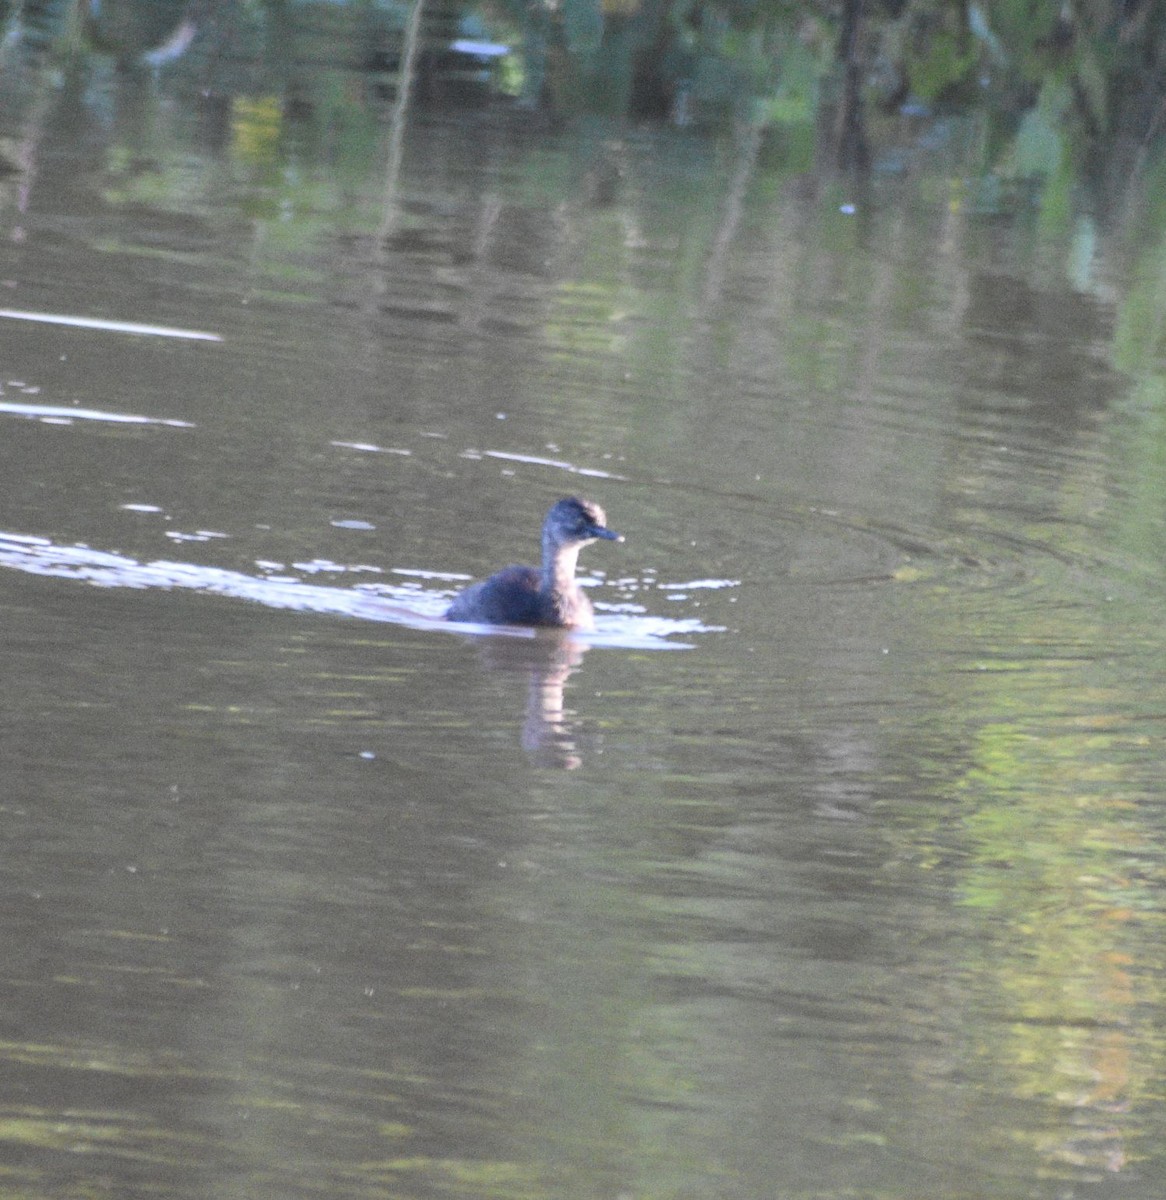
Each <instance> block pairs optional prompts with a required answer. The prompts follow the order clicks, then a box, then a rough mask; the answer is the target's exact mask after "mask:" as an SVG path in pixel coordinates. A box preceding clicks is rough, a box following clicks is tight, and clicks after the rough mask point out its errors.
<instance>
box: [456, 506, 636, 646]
mask: <svg viewBox="0 0 1166 1200" xmlns="http://www.w3.org/2000/svg"><path fill="white" fill-rule="evenodd" d="M598 538H605V539H606V540H608V541H612V542H622V541H623V536H622V535H621V534H618V533H616V532H615V531H614V530H612V529H608V528H607V515H606V514H605V513H604V511H603V509H602V508H600V507H599V505H598V504H596V503H595V502H594V501H593V500H580V499H579V498H578V497H576V496H568V497H567V498H566V499H563V500H560V501H559V502H558V503H557V504H554V505H552V507H551V510H550V512H548V513H547V516H546V520H545V521H543V561H542V568H541V570H540V569H539V568H537V567H523V566H518V565H512V566H509V567H503V568H502V570H501V571H499V572H497V574H494V575H491V576H490V578H489V579H483V580H482V582H481V583H475V584H472V585H471V586H470V587H468V588H466V590H465V591H464V592H462V593H461V594H460V595H459V596H457V597H455V598H454V602H453V603H452V604H451V605H450V606H449V609H448V611H447V612H446V614H445V616H446V620H448V621H474V622H478V623H480V624H485V625H549V626H552V627H555V628H559V629H590V628H591V627H592V626H593V625H594V623H595V622H594V612H593V610H592V607H591V601H590V600H588V599H587V596H586V594H585V593H584V591H583V589H582V588H581V587H580V586H579V584H578V583H576V582H575V563H576V562H577V561H578V558H579V551H580V550H582V549H583V547H584V546H587V545H589V544H590V543H591V542H594V541H595V540H596V539H598Z"/></svg>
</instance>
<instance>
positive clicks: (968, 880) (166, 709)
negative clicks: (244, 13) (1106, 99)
mask: <svg viewBox="0 0 1166 1200" xmlns="http://www.w3.org/2000/svg"><path fill="white" fill-rule="evenodd" d="M218 103H219V101H212V100H211V99H207V98H204V101H203V102H199V101H197V99H195V98H192V97H190V96H189V95H176V94H174V93H172V92H170V91H168V90H167V85H166V81H165V79H156V80H154V81H153V83H152V84H147V83H145V82H143V81H140V80H135V79H133V78H125V79H120V80H119V79H118V78H114V77H103V76H92V77H87V78H86V79H85V80H81V81H77V80H72V81H71V82H70V83H69V84H68V85H67V86H64V87H62V88H61V89H60V90H59V91H58V92H55V93H48V94H47V99H45V100H44V103H43V104H42V106H41V107H40V108H38V109H36V110H34V111H33V112H32V114H31V115H29V114H28V113H25V115H24V118H23V119H24V122H25V123H24V124H23V125H21V126H20V127H19V128H17V129H16V131H15V135H16V136H20V137H23V138H24V139H25V144H26V146H27V149H28V151H29V155H28V161H29V162H31V163H34V164H35V169H29V170H27V171H26V172H25V173H24V174H23V175H20V176H19V177H18V178H17V179H15V180H5V181H3V186H4V188H5V189H6V191H5V192H4V195H3V207H2V208H0V218H2V222H3V224H2V226H0V229H2V232H3V234H4V237H5V241H4V246H5V249H4V250H3V252H2V253H0V283H2V284H3V287H4V307H6V308H8V309H11V310H16V311H18V312H22V313H33V314H37V313H41V314H55V315H58V316H59V315H66V316H80V317H85V318H98V319H101V320H105V321H112V322H131V323H136V324H142V325H158V326H164V327H167V328H173V329H178V330H186V331H199V332H205V333H213V334H216V335H218V336H219V337H220V338H221V339H222V340H221V341H219V342H214V341H209V340H205V339H203V340H192V339H189V338H186V339H183V338H174V337H169V336H166V335H165V333H164V332H162V333H159V332H150V333H142V332H136V333H135V332H123V331H119V330H115V329H110V328H83V327H76V326H70V325H61V324H45V323H41V322H38V321H33V320H27V319H19V320H12V319H6V318H2V317H0V334H2V335H3V345H4V367H3V373H4V379H3V380H2V381H0V382H2V383H3V395H2V396H0V471H2V473H3V478H4V479H5V484H6V485H5V497H6V503H5V508H4V516H3V521H2V522H0V528H2V529H3V536H0V611H2V614H3V623H2V626H0V627H2V628H3V631H4V632H3V633H2V634H0V643H2V646H3V654H4V661H5V663H6V681H7V686H6V688H5V690H4V701H3V703H4V722H3V727H4V730H5V734H4V738H5V745H4V750H5V761H6V765H7V772H6V785H5V789H4V797H3V802H2V813H3V837H4V842H5V849H6V851H7V853H6V855H5V858H6V863H7V867H6V897H7V899H6V904H7V921H6V922H5V928H6V932H7V945H6V953H5V955H4V962H5V967H4V970H3V972H0V989H2V992H3V998H4V1011H5V1013H6V1015H7V1020H6V1023H5V1035H4V1041H3V1044H2V1046H0V1064H2V1067H0V1113H2V1118H0V1119H2V1122H3V1125H2V1133H3V1138H4V1142H5V1148H6V1153H5V1159H6V1161H7V1164H8V1166H7V1171H8V1179H9V1186H10V1187H11V1188H12V1189H13V1190H14V1191H19V1192H20V1194H21V1195H27V1196H45V1197H49V1196H79V1195H90V1194H93V1193H94V1192H112V1193H115V1194H117V1195H122V1196H137V1195H146V1194H149V1195H153V1196H157V1195H164V1196H175V1197H181V1196H190V1197H206V1196H210V1195H224V1196H225V1195H231V1196H256V1197H259V1196H271V1197H276V1196H278V1197H290V1196H300V1195H303V1196H309V1195H316V1194H326V1195H328V1196H331V1197H347V1196H353V1197H357V1196H370V1197H371V1196H384V1195H394V1196H410V1197H411V1196H416V1197H422V1196H426V1197H429V1196H475V1197H489V1196H499V1197H501V1196H506V1197H519V1196H521V1197H526V1196H530V1197H535V1196H556V1197H564V1196H580V1197H582V1196H587V1197H592V1196H595V1197H598V1196H604V1197H615V1196H671V1197H693V1198H695V1197H701V1198H707V1197H713V1196H717V1197H761V1196H777V1195H780V1196H782V1197H799V1196H807V1197H809V1196H813V1197H844V1196H846V1197H851V1196H875V1195H877V1196H880V1197H884V1196H885V1197H903V1198H907V1197H917V1196H923V1195H930V1196H938V1195H943V1196H952V1197H962V1196H967V1197H978V1196H992V1197H1017V1198H1021V1197H1024V1198H1029V1197H1039V1198H1045V1197H1047V1198H1049V1200H1053V1198H1057V1200H1062V1198H1065V1197H1092V1196H1098V1197H1100V1196H1103V1195H1105V1196H1108V1195H1113V1194H1120V1195H1121V1196H1123V1197H1128V1198H1135V1200H1142V1198H1145V1200H1156V1197H1157V1196H1158V1192H1159V1186H1158V1184H1157V1183H1156V1182H1155V1181H1156V1180H1158V1179H1160V1177H1161V1175H1162V1172H1163V1169H1164V1167H1166V1162H1164V1152H1163V1144H1162V1139H1161V1129H1162V1128H1163V1126H1164V1121H1166V1112H1164V1110H1163V1101H1162V1096H1163V1090H1164V1079H1166V1053H1164V1051H1166V1045H1164V1042H1163V1037H1162V1033H1161V1030H1162V1028H1163V1025H1164V1021H1163V1017H1164V1013H1163V983H1164V981H1166V974H1164V969H1163V939H1162V928H1163V921H1162V918H1163V915H1164V913H1163V902H1162V895H1163V890H1162V884H1163V866H1162V854H1161V846H1162V838H1163V834H1164V833H1166V815H1164V814H1166V809H1164V792H1163V784H1162V772H1161V755H1160V753H1159V742H1160V726H1161V713H1162V695H1163V684H1164V682H1166V671H1164V662H1163V654H1162V652H1161V649H1160V640H1161V638H1160V628H1161V621H1160V609H1161V605H1160V596H1161V591H1162V585H1163V582H1164V580H1163V568H1162V559H1163V556H1162V546H1163V530H1164V529H1166V523H1164V521H1163V500H1162V489H1161V485H1160V474H1159V472H1158V470H1157V458H1158V456H1157V454H1156V451H1155V447H1156V445H1157V440H1158V438H1159V437H1160V432H1159V429H1160V424H1161V422H1160V417H1159V414H1160V412H1161V395H1162V392H1161V389H1160V388H1158V387H1157V385H1156V382H1155V380H1156V376H1154V375H1153V373H1152V368H1146V367H1143V366H1139V365H1138V362H1139V361H1140V360H1137V361H1131V354H1130V350H1129V343H1128V339H1126V340H1124V341H1123V329H1127V328H1128V326H1127V325H1126V324H1125V323H1126V322H1127V321H1128V318H1129V314H1130V312H1131V306H1132V304H1133V299H1131V298H1132V297H1136V294H1137V286H1138V284H1137V278H1136V269H1135V267H1134V266H1131V264H1130V262H1129V261H1128V258H1123V257H1122V255H1121V254H1119V252H1118V247H1116V246H1115V245H1114V244H1113V243H1112V242H1111V241H1110V240H1109V239H1107V238H1106V237H1104V236H1099V237H1097V238H1096V239H1094V241H1093V242H1091V243H1090V244H1091V245H1092V246H1093V252H1092V256H1091V257H1090V258H1089V259H1088V260H1087V261H1086V262H1084V263H1082V261H1081V255H1080V251H1079V247H1077V246H1076V245H1074V244H1068V243H1062V242H1061V241H1058V240H1057V239H1056V238H1049V237H1042V235H1041V234H1040V231H1039V229H1038V227H1037V226H1036V224H1035V222H1034V221H1030V220H1027V219H1026V218H1024V217H1023V216H1020V217H1017V218H1015V219H1008V220H985V219H982V218H978V217H977V216H976V215H975V214H974V213H971V212H967V211H964V210H963V209H961V208H960V206H959V205H958V204H953V203H949V202H948V201H947V199H946V197H947V195H948V194H949V193H948V192H947V191H945V190H944V186H946V185H945V184H944V181H947V180H949V179H950V177H951V175H952V174H953V173H954V171H955V169H956V168H955V165H954V164H953V163H952V161H950V160H949V159H947V158H945V157H944V155H943V153H942V151H940V152H937V153H936V156H935V158H934V159H933V160H928V161H927V162H926V163H925V164H924V166H923V167H921V168H920V173H919V175H918V176H914V175H912V176H908V177H896V178H887V179H881V180H880V181H878V183H877V186H876V187H875V189H874V192H873V195H872V196H871V198H870V203H869V204H868V205H863V206H860V211H858V212H853V211H851V206H850V205H849V203H848V197H847V195H846V194H845V190H844V188H843V185H840V184H839V183H838V182H837V181H826V182H825V183H822V182H821V181H817V180H814V179H804V178H793V177H791V176H790V175H789V174H788V173H783V171H782V168H781V164H780V162H774V161H770V160H768V159H766V158H765V157H764V156H763V157H762V158H761V159H760V160H755V161H754V160H750V159H749V158H748V156H747V155H746V156H745V157H742V149H741V147H740V146H737V145H734V143H733V142H732V140H731V139H728V140H724V141H721V140H718V139H716V138H713V137H708V136H704V135H700V134H698V133H695V132H694V133H691V134H689V133H677V132H670V131H653V130H636V129H619V130H611V129H602V128H593V127H589V126H583V127H580V128H577V129H566V130H547V129H540V128H535V127H528V126H527V125H526V124H525V123H524V119H522V118H521V117H520V116H518V115H516V114H508V113H494V114H482V113H473V112H470V113H464V112H463V113H455V114H435V113H429V114H418V115H416V117H415V120H414V123H413V124H412V125H411V127H410V129H409V132H408V137H407V139H406V143H405V145H406V153H405V158H404V162H403V166H402V168H401V174H400V177H399V178H398V179H394V180H393V181H392V184H393V189H392V196H391V206H392V214H391V215H392V220H391V221H390V222H389V223H388V225H387V229H388V236H387V238H386V239H385V241H384V243H383V245H379V246H378V243H377V239H376V237H375V233H376V231H377V230H378V229H381V228H382V227H384V222H385V217H386V212H385V208H384V197H385V187H384V183H385V179H384V174H383V168H384V164H385V162H386V161H387V160H386V158H385V153H386V138H387V132H386V128H385V124H384V118H385V114H384V113H383V112H382V111H380V110H378V109H376V107H375V105H372V106H370V108H369V109H368V111H367V113H366V117H367V125H366V128H365V133H366V136H367V147H368V148H367V151H366V152H365V153H366V157H365V158H362V157H361V156H360V155H359V154H356V153H355V152H353V150H352V147H353V146H354V145H357V139H355V138H354V137H352V136H349V137H348V138H347V139H345V138H334V139H332V140H328V139H327V138H323V139H321V138H317V137H315V136H314V133H316V132H318V129H319V127H318V126H314V125H312V124H311V122H310V120H306V123H305V124H303V125H299V126H297V125H296V124H295V123H294V122H292V123H290V124H286V120H287V119H286V118H285V117H284V116H283V115H282V112H281V110H279V109H278V107H276V108H275V109H272V108H270V107H268V108H264V107H263V105H262V103H260V104H259V105H258V108H257V107H256V105H255V103H253V102H248V103H249V104H250V106H248V105H247V104H243V103H242V102H239V103H237V104H236V105H235V106H234V108H233V109H232V110H231V112H230V113H229V114H228V115H229V118H230V119H229V120H224V119H223V114H222V113H221V111H219V110H218V109H217V108H216V107H215V106H216V105H217V104H218ZM370 104H371V102H370ZM265 121H266V122H269V124H264V122H265ZM270 122H275V125H274V130H275V132H274V133H273V132H272V127H271V125H270ZM265 139H266V140H265ZM346 156H347V157H346ZM597 179H600V180H611V179H614V180H615V181H616V185H615V191H614V194H609V190H608V188H607V186H606V184H604V186H603V187H598V186H597V184H596V180H597ZM941 185H944V186H941ZM839 188H843V190H842V191H841V192H840V193H839V194H837V195H836V194H835V191H837V190H838V189H839ZM937 197H940V198H937ZM1070 263H1071V264H1072V265H1073V269H1072V270H1070V269H1069V264H1070ZM1123 356H1124V361H1123ZM1134 359H1135V360H1136V356H1134ZM130 418H132V419H130ZM574 492H583V493H585V494H589V495H592V496H594V498H596V499H597V500H599V501H600V503H602V504H603V505H604V507H605V508H606V509H607V511H608V513H609V515H610V517H611V520H612V523H613V525H614V526H615V527H617V528H619V529H620V530H621V531H622V532H623V533H625V534H626V536H627V542H626V544H625V545H622V546H609V545H606V544H604V545H597V546H593V547H590V548H589V549H588V550H587V551H586V552H585V554H584V558H583V564H584V566H585V568H586V572H587V575H588V579H589V581H590V583H591V584H592V586H593V590H592V592H591V595H592V596H593V597H594V599H595V602H596V606H597V610H598V613H599V628H598V631H597V635H596V636H595V637H593V638H590V639H587V638H565V639H564V638H562V637H558V636H546V635H540V636H538V637H506V636H497V635H493V636H482V635H481V634H475V633H473V632H472V631H464V630H455V629H450V628H449V627H447V626H446V625H444V623H442V622H441V621H440V619H439V618H440V614H441V612H442V610H443V607H444V604H445V602H446V601H447V600H448V597H449V596H450V595H452V594H453V592H454V591H455V590H456V589H457V588H458V587H459V586H462V585H463V584H464V583H465V582H466V581H467V580H469V579H471V578H477V577H480V576H481V575H482V574H484V573H486V572H488V571H489V570H492V569H494V568H495V567H497V566H499V565H501V564H502V563H504V562H508V561H522V560H528V559H530V558H531V557H532V556H533V555H534V554H535V552H536V546H537V532H538V527H539V523H540V521H541V518H542V514H543V512H544V511H545V510H546V508H547V506H548V505H549V504H550V503H551V502H553V500H554V499H556V498H557V497H558V496H560V495H564V494H570V493H574ZM681 647H685V648H684V649H683V650H682V649H681ZM669 651H672V652H669Z"/></svg>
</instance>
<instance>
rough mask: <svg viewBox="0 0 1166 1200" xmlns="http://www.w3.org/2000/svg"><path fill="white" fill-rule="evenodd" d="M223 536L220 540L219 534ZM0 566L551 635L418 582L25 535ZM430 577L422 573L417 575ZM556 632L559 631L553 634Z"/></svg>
mask: <svg viewBox="0 0 1166 1200" xmlns="http://www.w3.org/2000/svg"><path fill="white" fill-rule="evenodd" d="M217 536H222V535H217ZM0 566H3V567H9V568H12V569H14V570H17V571H23V572H24V573H26V574H29V575H44V576H51V577H55V578H59V579H71V580H75V581H76V582H79V583H87V584H90V585H91V586H93V587H103V588H128V589H136V590H141V589H150V588H153V589H159V590H162V591H170V590H174V589H184V590H189V591H195V592H202V593H204V594H206V595H212V596H226V597H230V598H232V599H236V600H247V601H250V602H253V603H258V604H262V605H264V606H266V607H267V608H276V609H293V610H296V611H300V612H316V613H327V614H331V615H333V616H342V617H354V618H357V619H359V620H365V621H387V622H391V623H392V624H396V625H404V626H407V627H409V628H413V629H430V630H436V631H440V632H443V633H467V632H469V633H478V634H488V635H491V636H496V637H527V638H529V637H537V636H542V635H545V634H546V633H547V632H548V631H545V630H543V631H540V630H534V629H524V628H517V627H513V628H510V627H499V626H478V625H463V624H460V623H455V622H451V621H446V620H445V619H444V615H443V614H444V612H445V608H446V606H447V604H448V603H449V594H448V592H434V591H430V590H427V589H424V588H422V587H421V586H420V585H419V584H418V583H408V584H403V585H397V584H390V583H382V582H377V583H366V584H360V585H357V586H356V587H344V588H342V587H328V586H326V585H323V584H315V583H305V582H303V581H302V580H300V579H297V578H294V577H292V576H289V575H278V576H275V575H270V574H268V575H246V574H243V573H242V572H239V571H228V570H225V569H222V568H218V567H207V566H201V565H198V564H195V563H181V562H167V561H164V560H160V561H155V562H139V561H138V560H137V559H133V558H129V557H127V556H125V555H122V554H114V553H111V552H110V551H106V550H94V549H93V548H92V547H90V546H86V545H82V544H77V545H70V546H62V545H58V544H56V543H55V542H52V541H51V540H49V539H48V538H41V537H35V536H32V535H28V534H20V533H0ZM293 566H294V567H295V568H296V569H297V570H300V571H303V572H306V573H308V574H314V573H317V572H320V571H327V572H329V573H351V572H354V571H360V572H363V571H370V570H378V571H379V568H372V567H368V566H357V567H352V566H345V565H343V564H340V563H332V562H324V561H321V560H313V561H312V562H306V563H295V564H293ZM266 568H271V569H280V564H277V563H264V564H262V566H261V569H266ZM415 574H418V575H421V576H422V578H425V577H426V575H425V573H423V572H415ZM556 632H557V631H556ZM708 632H715V631H714V630H713V629H711V628H709V627H706V626H703V625H701V624H700V622H698V621H693V620H680V621H676V620H668V619H667V618H663V617H652V616H645V615H635V616H627V615H624V614H610V615H607V614H604V615H601V616H599V617H598V618H597V619H596V628H595V630H594V631H593V632H588V633H585V634H584V633H581V634H572V637H578V638H579V640H581V641H585V642H587V643H588V644H590V645H595V646H607V647H612V648H617V647H622V648H625V649H655V650H664V649H678V648H681V644H680V643H677V642H669V641H667V640H666V639H667V638H670V637H674V636H676V635H678V634H684V635H686V634H692V633H708Z"/></svg>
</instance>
